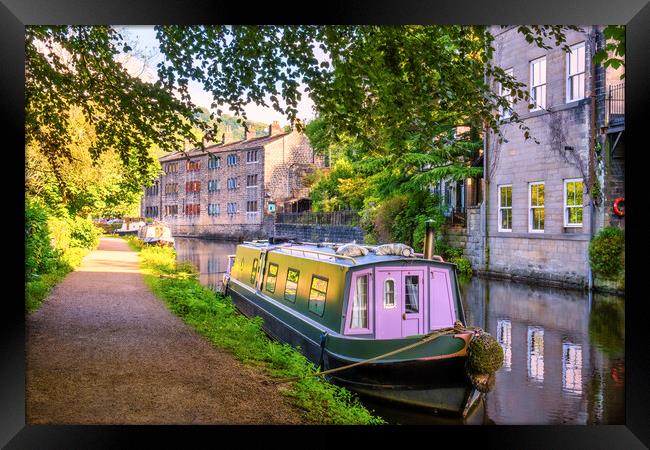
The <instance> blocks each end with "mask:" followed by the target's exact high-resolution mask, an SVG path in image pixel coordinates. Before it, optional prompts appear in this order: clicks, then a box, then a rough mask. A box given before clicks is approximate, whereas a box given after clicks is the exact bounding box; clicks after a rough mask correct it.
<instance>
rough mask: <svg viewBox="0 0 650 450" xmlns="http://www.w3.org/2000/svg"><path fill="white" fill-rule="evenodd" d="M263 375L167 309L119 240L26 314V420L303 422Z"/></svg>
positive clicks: (106, 243)
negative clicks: (38, 307) (211, 342)
mask: <svg viewBox="0 0 650 450" xmlns="http://www.w3.org/2000/svg"><path fill="white" fill-rule="evenodd" d="M267 381H268V377H267V376H266V375H264V374H263V373H260V372H259V371H256V370H252V369H251V368H250V367H248V366H246V365H245V364H243V363H241V362H240V361H238V360H237V359H236V358H234V357H233V356H232V355H231V354H230V353H229V352H227V351H225V350H220V349H216V348H214V347H213V346H212V345H210V343H209V342H208V341H207V340H206V339H204V338H203V337H202V336H200V335H199V334H198V333H196V332H195V331H194V330H192V329H191V328H190V327H188V326H187V325H185V324H184V323H183V322H182V321H181V320H180V319H179V318H178V317H176V316H174V315H173V314H171V313H170V312H169V311H168V310H167V309H166V308H165V305H164V304H163V303H162V302H161V301H160V300H159V299H158V298H156V297H155V296H154V295H153V294H152V293H151V291H150V290H149V289H148V288H147V286H146V285H145V283H144V279H143V276H142V273H141V272H140V268H139V264H138V256H137V254H136V253H135V252H133V251H130V250H129V248H128V246H127V243H126V242H125V241H123V240H122V239H114V238H102V239H101V242H100V245H99V248H98V249H97V250H95V251H93V252H91V253H90V254H89V255H88V256H87V257H86V258H85V260H84V261H83V263H82V264H81V266H80V267H79V268H78V269H77V270H76V271H75V272H72V273H70V274H69V275H68V276H67V277H66V278H65V279H64V280H63V282H62V283H60V284H59V285H58V286H57V287H56V288H55V289H54V290H53V291H52V293H51V294H50V297H49V298H48V300H47V302H45V303H44V305H43V306H42V307H41V308H40V309H39V310H38V311H37V312H35V313H34V314H30V315H28V316H27V317H26V402H27V403H26V421H27V423H28V424H274V423H275V424H303V423H310V421H308V420H306V419H305V417H304V414H303V413H302V411H300V410H299V409H297V408H296V407H295V406H293V405H292V404H291V402H290V400H289V399H288V398H286V397H285V396H284V395H282V393H281V392H280V391H279V390H278V388H277V387H275V386H273V385H272V384H268V383H267Z"/></svg>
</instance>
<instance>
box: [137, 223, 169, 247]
mask: <svg viewBox="0 0 650 450" xmlns="http://www.w3.org/2000/svg"><path fill="white" fill-rule="evenodd" d="M138 239H140V240H141V241H142V242H144V243H145V244H151V245H163V246H164V245H170V246H172V245H174V238H173V237H172V232H171V229H170V228H169V227H168V226H167V225H165V224H164V223H162V222H154V223H149V224H146V225H144V226H142V227H140V228H139V229H138Z"/></svg>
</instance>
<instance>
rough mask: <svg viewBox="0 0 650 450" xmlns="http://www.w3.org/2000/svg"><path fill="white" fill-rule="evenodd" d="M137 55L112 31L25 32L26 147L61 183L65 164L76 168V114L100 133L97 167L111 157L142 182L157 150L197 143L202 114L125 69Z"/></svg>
mask: <svg viewBox="0 0 650 450" xmlns="http://www.w3.org/2000/svg"><path fill="white" fill-rule="evenodd" d="M130 51H131V48H130V47H129V46H128V44H127V43H126V41H125V40H124V39H123V37H122V36H121V35H120V34H119V33H118V32H117V31H116V30H115V29H114V28H112V27H110V26H27V27H26V28H25V99H26V105H25V135H26V141H27V144H28V145H34V146H36V147H37V148H38V150H39V151H40V152H41V153H42V154H43V155H44V156H45V157H46V158H48V159H49V161H50V163H51V167H52V171H53V174H54V175H55V176H56V177H57V178H60V168H61V166H62V164H63V161H64V160H67V161H71V160H72V155H71V150H70V144H71V142H72V136H71V135H70V133H69V126H68V119H69V112H70V111H71V110H72V109H73V108H80V110H81V112H82V113H83V115H84V117H85V118H86V120H87V121H88V122H89V123H92V124H93V125H94V128H95V140H94V141H93V142H92V144H91V146H90V147H89V149H88V150H89V152H90V155H91V157H92V158H93V159H97V158H98V157H99V155H100V154H102V153H103V152H105V151H108V150H109V149H112V150H114V151H115V152H116V153H117V154H118V155H119V157H120V158H121V160H122V161H123V162H124V164H127V165H129V166H131V167H132V168H134V169H136V170H138V171H139V173H140V174H142V175H145V174H147V173H148V172H149V169H150V167H151V165H152V164H153V163H154V161H153V158H152V157H151V155H150V153H149V149H150V148H151V147H152V146H157V147H159V148H160V149H162V150H165V151H172V150H178V149H179V148H180V149H182V148H183V144H184V141H185V140H191V141H192V142H196V141H197V139H196V137H195V135H194V133H193V127H197V126H198V127H201V126H203V122H202V121H200V120H199V119H197V116H196V113H197V112H198V110H197V108H196V107H195V106H194V105H192V104H191V103H189V102H188V101H183V99H185V100H186V97H184V96H185V93H184V92H180V93H177V92H176V91H175V90H174V89H172V88H170V87H169V86H164V85H163V84H162V83H161V82H156V83H148V82H145V81H143V80H141V79H140V78H138V77H135V76H131V75H130V74H129V73H128V70H127V69H126V68H125V67H124V65H123V64H122V63H120V62H119V57H120V55H122V54H128V52H130ZM175 94H178V95H179V97H180V98H177V96H176V95H175ZM205 131H206V132H207V131H208V130H207V128H206V130H205ZM199 141H200V139H199ZM197 144H200V142H198V143H197ZM59 182H60V183H61V180H59Z"/></svg>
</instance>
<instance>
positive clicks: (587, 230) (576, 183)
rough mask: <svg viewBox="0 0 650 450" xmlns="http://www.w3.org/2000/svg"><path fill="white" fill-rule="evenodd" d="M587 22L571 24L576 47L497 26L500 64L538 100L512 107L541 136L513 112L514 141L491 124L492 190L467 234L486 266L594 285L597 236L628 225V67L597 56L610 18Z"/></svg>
mask: <svg viewBox="0 0 650 450" xmlns="http://www.w3.org/2000/svg"><path fill="white" fill-rule="evenodd" d="M581 28H582V31H580V32H579V31H568V32H567V33H566V43H567V44H568V45H569V46H570V48H571V52H570V53H567V52H566V51H565V50H564V49H563V48H562V47H561V46H557V45H556V44H555V43H554V42H553V41H551V40H547V41H546V44H548V45H549V46H550V47H551V48H550V49H543V48H540V47H538V46H537V45H534V44H530V43H528V42H527V41H526V40H525V38H524V36H523V35H522V34H521V33H519V32H518V31H517V27H516V26H512V27H507V28H501V27H498V26H495V27H492V30H491V31H492V32H493V34H494V36H495V40H494V43H493V45H494V48H495V52H494V55H493V58H494V63H495V64H496V65H498V66H499V67H501V68H502V69H504V70H505V71H506V72H508V73H510V74H512V75H513V76H514V78H515V79H516V80H517V81H520V82H523V83H524V84H526V85H527V89H528V92H529V93H530V95H531V98H532V99H533V100H532V103H533V108H532V109H531V108H529V107H528V106H529V105H528V104H527V103H526V102H517V103H516V104H514V105H513V110H515V111H516V112H517V114H519V116H520V118H521V119H522V120H523V123H524V124H525V125H526V126H527V127H528V128H529V129H530V134H531V136H532V137H534V138H536V139H537V140H538V141H539V143H536V142H535V141H534V139H528V140H526V139H525V138H524V131H523V130H522V129H520V128H519V127H518V125H517V124H515V123H509V121H508V118H507V116H508V111H505V116H506V118H505V119H504V120H503V122H502V123H501V127H500V129H501V132H502V134H503V137H504V138H505V140H504V141H503V142H501V143H500V142H499V140H498V137H497V136H496V135H495V133H492V132H488V133H487V136H486V139H485V148H484V155H483V156H484V192H485V193H486V195H485V198H484V201H483V202H482V203H481V205H480V207H479V208H472V209H471V210H469V209H468V217H467V223H468V225H469V224H472V226H471V227H469V226H468V227H467V229H466V231H465V236H464V243H465V245H466V247H465V253H466V254H467V255H468V256H470V259H471V260H472V263H473V265H474V266H475V267H476V268H477V269H478V270H479V271H481V272H484V273H488V274H493V275H496V276H505V277H508V278H510V277H513V278H519V279H527V280H531V281H538V282H543V283H544V282H545V283H549V284H556V285H562V286H566V287H580V288H582V287H586V286H587V285H588V284H589V283H590V272H589V263H588V246H589V241H590V240H591V238H592V237H593V236H594V235H595V234H596V233H597V232H598V230H599V229H601V228H602V227H603V226H607V225H610V224H614V225H617V226H621V227H622V226H624V222H623V221H622V220H620V219H619V218H618V216H613V214H612V212H611V210H612V203H613V201H614V199H615V198H616V197H619V196H623V194H624V171H623V168H624V159H623V158H624V147H623V146H624V142H623V138H622V134H623V133H622V131H623V130H624V114H623V113H624V108H623V107H622V106H621V104H624V96H623V94H624V91H623V89H622V88H614V87H612V86H615V85H618V84H619V83H621V80H620V79H619V76H618V75H619V74H616V73H613V72H614V71H611V70H610V69H607V70H605V69H603V68H602V67H596V66H595V65H594V64H593V63H592V57H593V55H594V53H595V51H596V50H597V49H598V48H601V46H602V45H603V44H604V39H603V34H602V29H603V27H598V26H582V27H581ZM493 88H494V89H495V90H497V91H500V86H498V85H496V84H493ZM612 92H615V93H616V94H617V95H618V96H619V97H620V98H619V99H618V100H616V102H617V103H614V99H613V97H612ZM503 94H507V93H505V92H503ZM612 105H613V106H612ZM612 107H614V108H615V111H613V110H612ZM470 215H471V217H469V216H470ZM470 228H471V230H470Z"/></svg>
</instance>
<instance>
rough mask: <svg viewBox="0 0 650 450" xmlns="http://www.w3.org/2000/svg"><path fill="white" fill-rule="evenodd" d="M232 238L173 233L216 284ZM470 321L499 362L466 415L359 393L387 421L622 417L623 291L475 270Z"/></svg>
mask: <svg viewBox="0 0 650 450" xmlns="http://www.w3.org/2000/svg"><path fill="white" fill-rule="evenodd" d="M235 247H236V244H234V243H232V242H219V241H211V240H204V239H193V238H176V251H177V254H178V259H179V260H188V261H191V262H192V263H193V264H194V265H195V266H196V267H198V268H199V271H200V273H201V275H200V279H201V282H202V283H203V284H204V285H207V286H209V287H210V288H212V289H218V288H219V287H220V285H221V279H222V276H223V273H224V272H225V270H226V264H227V258H226V255H229V254H233V253H234V252H235ZM461 296H462V300H463V306H464V309H465V316H466V319H467V324H468V325H474V326H480V327H481V328H483V329H484V330H486V331H487V332H489V333H490V334H491V335H492V336H494V337H495V338H497V340H498V341H499V343H500V344H501V346H502V347H503V350H504V366H503V367H502V368H501V369H500V370H499V371H498V372H497V374H496V383H495V387H494V389H493V390H492V391H491V392H489V393H487V394H486V395H485V397H484V398H483V400H482V401H481V403H480V405H479V406H478V407H477V408H476V409H475V410H474V412H473V413H472V414H471V415H470V416H469V417H468V418H467V419H466V420H465V421H459V420H455V419H447V418H445V417H442V416H437V415H435V414H431V413H420V412H414V411H407V410H403V409H397V408H394V407H389V406H386V405H382V404H377V403H373V402H371V401H369V400H363V403H364V404H365V405H366V406H367V407H368V408H369V409H372V410H374V411H375V412H376V414H378V415H380V416H382V417H383V418H384V419H385V420H387V421H388V422H389V423H393V424H460V423H466V424H497V425H502V424H503V425H506V424H518V425H523V424H530V425H533V424H534V425H561V424H567V425H585V424H623V423H625V402H624V398H625V384H624V380H625V353H624V347H625V345H624V340H625V333H624V331H625V301H624V299H623V298H621V297H616V296H611V295H604V294H593V296H590V295H588V294H586V293H583V292H580V291H572V290H561V289H556V288H548V287H540V286H530V285H526V284H521V283H513V282H509V281H500V280H487V279H483V278H478V277H473V278H472V279H471V280H469V281H465V282H463V283H462V285H461Z"/></svg>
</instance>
